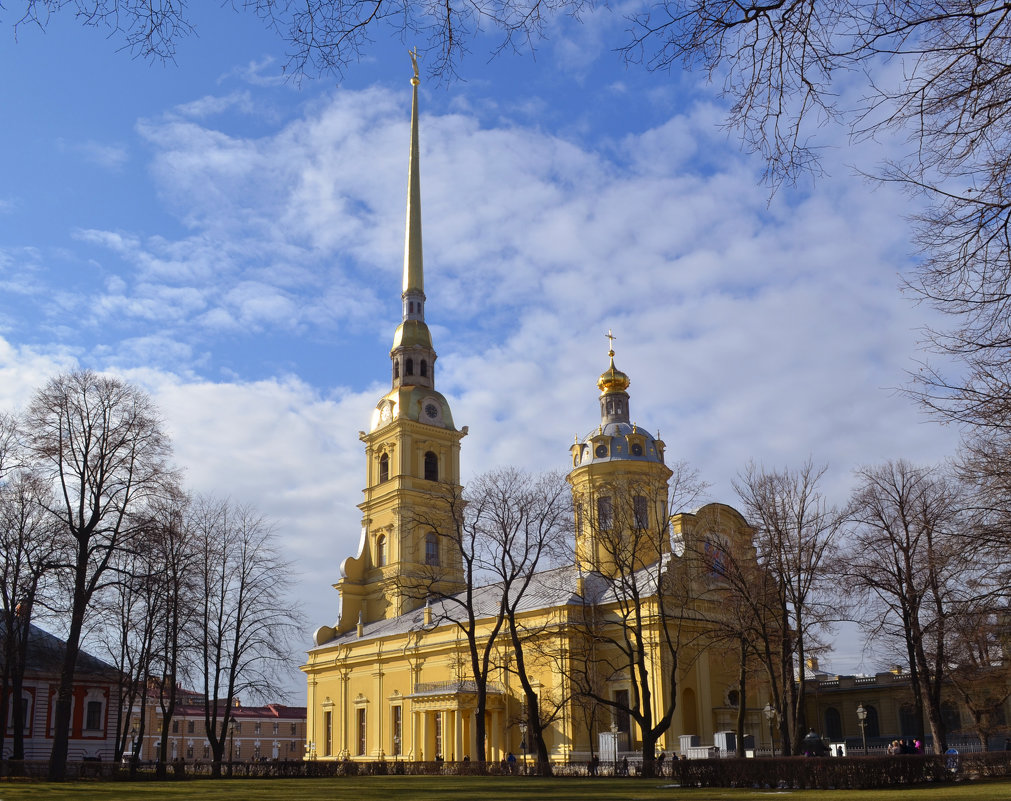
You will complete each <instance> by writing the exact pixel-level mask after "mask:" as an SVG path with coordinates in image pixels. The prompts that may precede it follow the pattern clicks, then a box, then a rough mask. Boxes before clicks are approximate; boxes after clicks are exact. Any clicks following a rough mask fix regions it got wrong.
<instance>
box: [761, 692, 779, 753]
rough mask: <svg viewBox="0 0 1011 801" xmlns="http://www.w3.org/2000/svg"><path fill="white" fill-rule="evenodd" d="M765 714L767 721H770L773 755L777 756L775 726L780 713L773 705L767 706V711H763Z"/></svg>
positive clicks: (770, 739) (770, 744)
mask: <svg viewBox="0 0 1011 801" xmlns="http://www.w3.org/2000/svg"><path fill="white" fill-rule="evenodd" d="M762 711H763V712H764V713H765V717H766V719H767V720H768V721H769V746H770V747H771V748H772V755H773V756H776V731H775V728H774V724H775V722H776V718H777V717H778V716H779V713H778V712H777V711H776V707H774V706H773V705H772V704H771V703H768V704H766V705H765V709H763V710H762Z"/></svg>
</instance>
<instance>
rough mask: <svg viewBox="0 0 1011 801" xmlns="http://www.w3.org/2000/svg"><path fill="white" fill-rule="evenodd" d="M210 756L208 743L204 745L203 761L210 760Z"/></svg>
mask: <svg viewBox="0 0 1011 801" xmlns="http://www.w3.org/2000/svg"><path fill="white" fill-rule="evenodd" d="M210 756H211V746H210V743H204V759H210Z"/></svg>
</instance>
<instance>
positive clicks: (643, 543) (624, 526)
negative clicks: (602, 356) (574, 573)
mask: <svg viewBox="0 0 1011 801" xmlns="http://www.w3.org/2000/svg"><path fill="white" fill-rule="evenodd" d="M607 338H608V340H609V342H610V346H609V347H608V351H607V356H608V358H609V359H610V364H609V366H608V368H607V369H606V370H605V371H604V372H603V373H601V375H600V378H598V379H597V388H598V389H599V390H600V398H599V400H600V424H599V425H598V426H597V427H596V428H595V429H593V430H592V431H590V433H589V434H587V435H586V436H585V437H583V438H582V439H580V438H579V437H578V436H577V437H576V440H575V442H574V443H573V444H572V446H571V447H570V448H569V453H570V455H571V458H572V471H571V472H570V473H569V475H568V476H567V477H566V480H567V481H568V482H569V484H570V485H571V487H572V500H573V508H574V509H575V515H576V520H575V526H576V566H577V567H578V568H579V570H580V572H583V573H604V574H611V573H613V572H614V571H615V570H616V566H617V565H619V564H620V565H621V566H622V569H628V568H629V567H632V568H635V569H638V568H639V567H643V566H645V565H649V564H653V563H654V562H656V561H657V560H658V559H659V558H660V557H661V555H662V553H663V552H664V551H665V550H669V549H670V546H669V543H668V544H666V545H665V543H667V541H668V539H669V537H668V536H667V534H666V532H667V525H668V516H669V511H668V509H667V501H668V497H667V495H668V481H669V480H670V477H671V475H672V472H671V470H670V468H669V467H667V465H666V464H664V443H663V441H662V440H660V439H659V438H656V437H653V436H652V435H651V434H650V433H649V432H648V431H646V430H645V429H643V428H640V427H639V426H638V425H636V424H635V423H634V422H631V420H632V417H631V411H630V409H629V395H628V387H629V385H630V384H631V383H632V382H631V381H630V380H629V377H628V376H627V375H625V373H623V372H622V371H621V370H619V369H617V368H616V367H615V366H614V339H615V337H614V335H613V334H611V332H610V331H608V332H607Z"/></svg>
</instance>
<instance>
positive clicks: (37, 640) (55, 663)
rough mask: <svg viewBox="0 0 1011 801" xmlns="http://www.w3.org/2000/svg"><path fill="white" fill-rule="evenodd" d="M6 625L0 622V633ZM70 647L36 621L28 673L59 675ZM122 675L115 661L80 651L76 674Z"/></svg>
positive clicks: (33, 626)
mask: <svg viewBox="0 0 1011 801" xmlns="http://www.w3.org/2000/svg"><path fill="white" fill-rule="evenodd" d="M4 629H5V626H4V624H3V623H0V634H2V633H3V631H4ZM66 650H67V646H66V643H64V642H63V640H61V639H60V638H59V637H55V636H53V635H52V634H50V633H49V632H48V631H43V630H42V629H40V628H39V627H38V626H35V625H32V626H31V627H30V630H29V632H28V658H27V660H26V664H25V675H26V676H32V675H44V676H50V675H52V676H59V675H60V672H61V671H62V670H63V658H64V654H65V653H66ZM2 659H3V657H2V654H0V663H2ZM118 675H119V671H118V670H117V669H116V668H115V667H113V666H112V665H110V664H108V663H106V662H103V661H102V660H101V659H99V658H98V657H95V656H92V655H91V654H89V653H87V652H86V651H83V650H82V651H79V652H78V654H77V666H76V668H75V669H74V676H75V677H77V678H86V677H93V678H101V679H116V678H117V677H118Z"/></svg>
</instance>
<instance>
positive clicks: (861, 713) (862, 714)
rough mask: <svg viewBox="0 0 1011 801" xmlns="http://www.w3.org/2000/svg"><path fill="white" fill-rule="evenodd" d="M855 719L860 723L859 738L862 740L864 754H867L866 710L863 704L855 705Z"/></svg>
mask: <svg viewBox="0 0 1011 801" xmlns="http://www.w3.org/2000/svg"><path fill="white" fill-rule="evenodd" d="M857 721H858V722H859V723H860V738H861V739H862V740H863V741H864V756H867V710H866V709H864V705H863V704H860V706H858V707H857Z"/></svg>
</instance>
